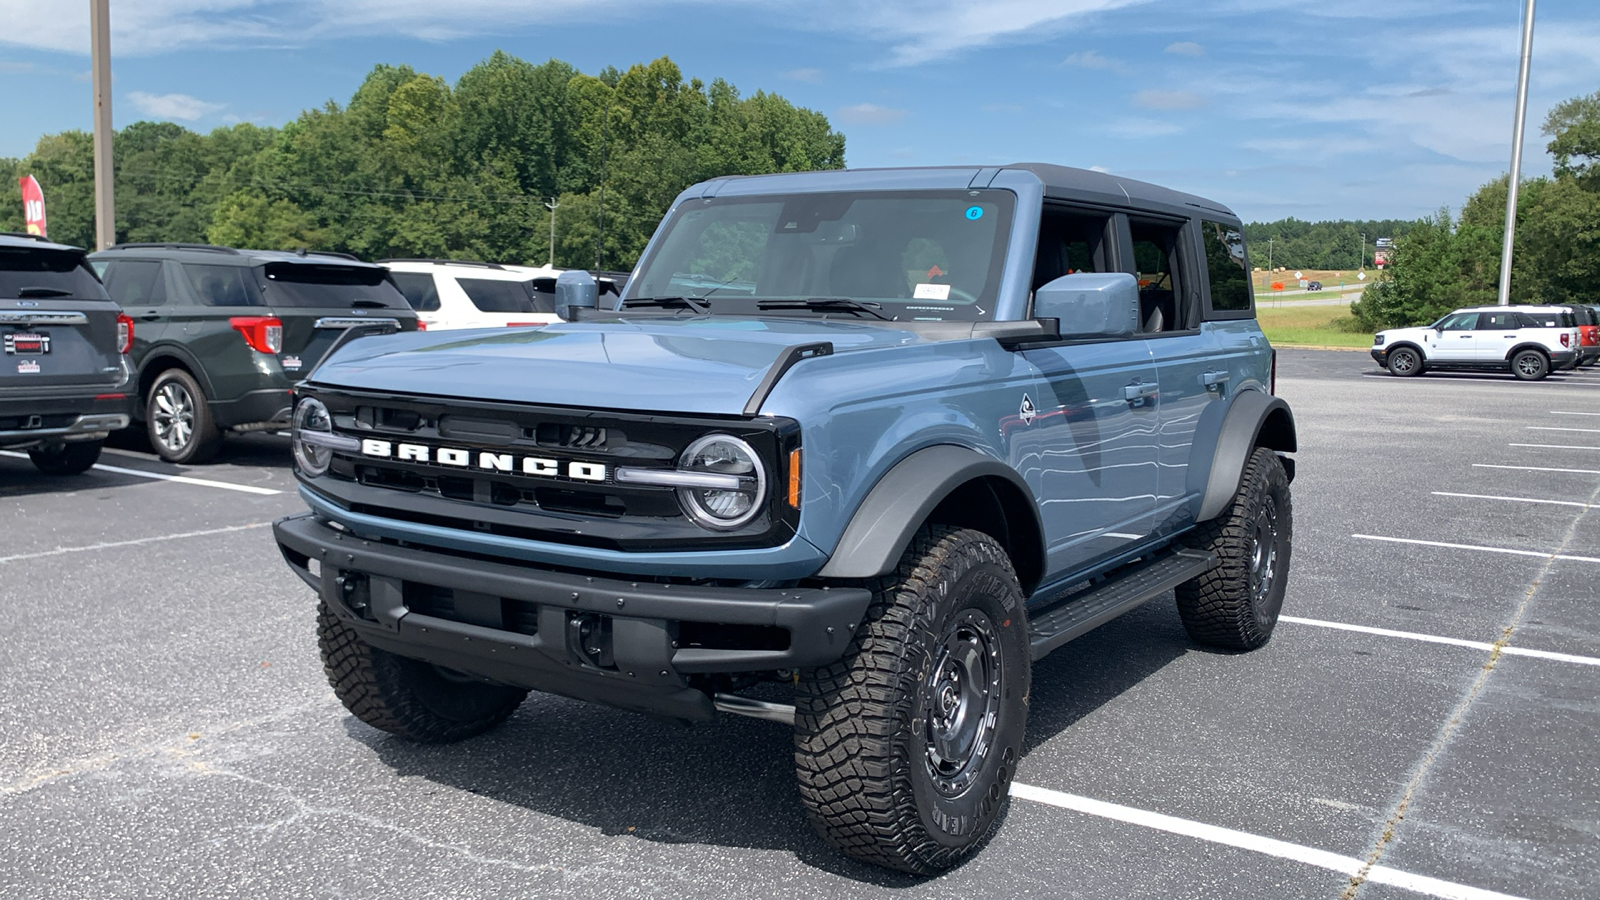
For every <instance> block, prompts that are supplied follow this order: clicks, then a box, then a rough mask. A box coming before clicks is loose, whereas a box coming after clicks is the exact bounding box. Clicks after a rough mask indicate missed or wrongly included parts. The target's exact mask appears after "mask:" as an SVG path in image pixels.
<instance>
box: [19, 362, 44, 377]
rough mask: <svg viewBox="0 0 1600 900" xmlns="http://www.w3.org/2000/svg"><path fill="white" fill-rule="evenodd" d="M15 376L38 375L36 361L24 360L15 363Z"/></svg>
mask: <svg viewBox="0 0 1600 900" xmlns="http://www.w3.org/2000/svg"><path fill="white" fill-rule="evenodd" d="M17 374H18V375H37V374H39V363H38V361H37V360H32V359H25V360H23V361H22V362H19V363H17Z"/></svg>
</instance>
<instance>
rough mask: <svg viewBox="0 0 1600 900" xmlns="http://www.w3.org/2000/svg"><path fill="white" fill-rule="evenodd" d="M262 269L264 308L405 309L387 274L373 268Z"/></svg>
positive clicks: (271, 266) (272, 266) (283, 266)
mask: <svg viewBox="0 0 1600 900" xmlns="http://www.w3.org/2000/svg"><path fill="white" fill-rule="evenodd" d="M263 268H265V269H266V273H265V274H266V276H267V278H266V285H267V305H269V306H272V307H280V306H284V307H289V306H298V307H305V308H317V307H320V308H328V309H332V308H338V307H346V308H348V307H351V306H366V307H371V308H378V307H381V308H384V309H407V308H409V306H408V304H407V303H406V298H405V297H403V296H401V294H400V291H399V289H398V288H396V287H395V286H394V282H392V281H390V280H389V273H388V271H387V270H385V269H380V268H377V267H376V266H340V265H322V264H320V263H267V265H266V266H264V267H263Z"/></svg>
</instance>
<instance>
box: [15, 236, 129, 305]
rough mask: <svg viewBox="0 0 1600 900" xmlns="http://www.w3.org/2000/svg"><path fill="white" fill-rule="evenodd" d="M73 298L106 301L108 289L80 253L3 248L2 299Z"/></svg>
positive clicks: (31, 248) (78, 251)
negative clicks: (102, 284) (106, 289)
mask: <svg viewBox="0 0 1600 900" xmlns="http://www.w3.org/2000/svg"><path fill="white" fill-rule="evenodd" d="M21 297H31V298H49V297H74V298H76V299H79V300H105V299H106V292H105V288H104V287H102V286H101V284H100V279H99V278H96V277H95V273H94V270H92V269H90V268H89V264H88V263H87V262H85V260H84V256H83V252H82V251H81V250H53V249H49V248H44V247H39V248H34V247H0V299H3V300H15V299H17V298H21Z"/></svg>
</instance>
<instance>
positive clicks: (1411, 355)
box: [1388, 347, 1422, 378]
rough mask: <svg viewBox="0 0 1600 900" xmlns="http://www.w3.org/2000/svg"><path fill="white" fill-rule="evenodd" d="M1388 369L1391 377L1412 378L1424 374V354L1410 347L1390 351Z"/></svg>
mask: <svg viewBox="0 0 1600 900" xmlns="http://www.w3.org/2000/svg"><path fill="white" fill-rule="evenodd" d="M1388 368H1389V374H1390V375H1398V376H1400V377H1401V378H1410V377H1411V376H1413V375H1421V374H1422V354H1420V353H1418V352H1417V351H1415V350H1413V349H1411V348H1410V347H1396V348H1395V349H1393V350H1391V351H1389V361H1388Z"/></svg>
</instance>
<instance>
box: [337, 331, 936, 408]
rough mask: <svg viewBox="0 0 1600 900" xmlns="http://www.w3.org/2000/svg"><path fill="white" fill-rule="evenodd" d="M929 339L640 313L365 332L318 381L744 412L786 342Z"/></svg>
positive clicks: (845, 346) (884, 343)
mask: <svg viewBox="0 0 1600 900" xmlns="http://www.w3.org/2000/svg"><path fill="white" fill-rule="evenodd" d="M923 340H924V338H922V337H920V336H918V335H916V334H913V333H912V332H910V331H906V330H902V329H899V328H896V327H894V325H893V324H892V323H887V322H884V323H874V324H871V325H868V324H863V323H856V322H841V321H838V320H826V321H823V320H818V319H799V318H795V319H784V318H761V319H754V318H734V317H727V316H711V317H702V316H695V317H667V316H648V317H647V316H640V317H637V318H628V319H624V320H621V321H609V322H589V323H562V324H559V325H552V326H549V327H546V328H539V329H533V328H529V329H515V330H509V331H508V330H506V329H504V328H500V329H471V330H463V331H447V332H414V333H406V334H396V335H386V336H383V337H368V338H361V339H359V340H356V341H353V342H351V343H350V344H349V345H348V346H346V347H345V348H343V349H341V350H340V351H339V352H338V353H336V354H335V355H334V356H332V357H330V358H329V359H328V360H327V362H326V363H324V364H323V365H322V367H321V368H319V369H317V371H316V373H315V374H314V375H313V377H312V381H313V382H314V383H316V384H318V385H324V386H328V387H336V388H337V387H344V388H354V389H359V390H370V391H380V392H390V391H392V392H395V393H404V394H424V395H432V396H446V397H471V398H473V399H476V400H500V401H506V402H512V403H538V404H550V405H556V406H576V407H592V408H596V409H632V410H663V411H666V410H670V411H673V412H681V413H690V414H705V415H738V414H740V413H741V412H742V411H743V409H744V405H745V403H746V402H747V401H748V400H749V399H750V395H751V394H752V393H754V392H755V390H756V387H757V386H758V385H759V384H760V383H761V379H762V378H763V377H764V376H765V375H766V374H767V371H768V370H769V369H770V368H771V367H772V364H773V363H774V362H776V361H777V360H778V357H779V356H780V355H781V354H782V353H783V351H784V349H785V348H786V347H791V346H794V345H797V344H813V343H818V342H822V341H826V342H829V343H831V344H833V348H834V352H836V353H844V352H849V351H855V350H867V349H874V348H880V347H892V346H899V345H903V344H910V343H920V342H922V341H923Z"/></svg>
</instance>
